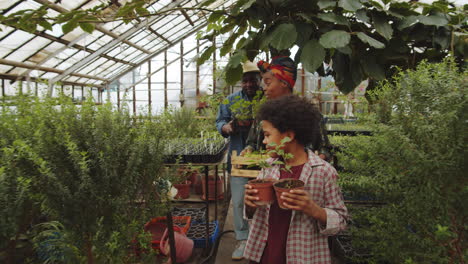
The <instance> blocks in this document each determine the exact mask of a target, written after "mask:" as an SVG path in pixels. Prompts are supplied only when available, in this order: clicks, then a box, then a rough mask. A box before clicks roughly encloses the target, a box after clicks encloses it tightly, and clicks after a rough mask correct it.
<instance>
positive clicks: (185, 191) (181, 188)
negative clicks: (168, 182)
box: [174, 181, 190, 199]
mask: <svg viewBox="0 0 468 264" xmlns="http://www.w3.org/2000/svg"><path fill="white" fill-rule="evenodd" d="M174 187H175V188H176V189H177V195H176V196H175V199H187V198H189V196H190V181H185V182H184V183H180V184H174Z"/></svg>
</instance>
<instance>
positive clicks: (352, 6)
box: [338, 0, 362, 12]
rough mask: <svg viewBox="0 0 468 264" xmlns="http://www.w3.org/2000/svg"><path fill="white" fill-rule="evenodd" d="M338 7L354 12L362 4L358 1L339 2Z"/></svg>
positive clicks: (345, 0)
mask: <svg viewBox="0 0 468 264" xmlns="http://www.w3.org/2000/svg"><path fill="white" fill-rule="evenodd" d="M338 5H339V6H341V7H342V8H343V9H345V10H348V11H352V12H355V11H356V10H358V9H359V8H361V7H362V4H361V2H360V1H359V0H340V1H339V2H338Z"/></svg>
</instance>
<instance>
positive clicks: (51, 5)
mask: <svg viewBox="0 0 468 264" xmlns="http://www.w3.org/2000/svg"><path fill="white" fill-rule="evenodd" d="M34 1H35V2H38V3H40V4H42V5H46V6H48V7H49V8H52V9H53V10H55V11H57V12H59V13H66V12H68V10H67V9H65V8H63V7H61V6H59V5H56V4H54V3H52V2H49V1H47V0H34ZM96 30H98V31H100V32H102V33H104V34H106V35H109V36H111V37H112V38H114V39H118V38H120V36H119V35H117V34H115V33H114V32H112V31H109V30H107V29H105V28H103V27H101V26H99V25H96ZM119 41H121V42H123V43H125V44H127V45H129V46H132V47H134V48H135V49H138V50H140V51H142V52H144V53H146V54H150V53H151V51H149V50H147V49H144V48H142V47H140V46H138V45H136V44H135V43H133V42H130V41H128V40H125V39H120V40H119Z"/></svg>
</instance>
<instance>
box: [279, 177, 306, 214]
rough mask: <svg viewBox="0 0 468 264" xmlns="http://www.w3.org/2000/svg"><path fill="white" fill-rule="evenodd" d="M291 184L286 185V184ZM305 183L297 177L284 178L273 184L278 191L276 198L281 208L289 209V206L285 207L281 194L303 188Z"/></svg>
mask: <svg viewBox="0 0 468 264" xmlns="http://www.w3.org/2000/svg"><path fill="white" fill-rule="evenodd" d="M288 184H289V185H290V186H286V185H288ZM304 185H305V183H304V182H303V181H301V180H297V179H291V178H287V179H282V180H279V181H277V182H275V183H274V184H273V188H274V189H275V193H276V200H277V201H278V205H279V207H280V208H281V209H286V210H289V209H288V208H286V207H284V205H283V199H281V194H282V193H283V192H289V191H290V190H303V189H304Z"/></svg>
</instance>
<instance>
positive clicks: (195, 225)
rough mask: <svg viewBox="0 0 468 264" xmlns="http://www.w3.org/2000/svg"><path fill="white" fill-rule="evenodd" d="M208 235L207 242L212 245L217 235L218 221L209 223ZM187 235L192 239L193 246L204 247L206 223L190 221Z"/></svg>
mask: <svg viewBox="0 0 468 264" xmlns="http://www.w3.org/2000/svg"><path fill="white" fill-rule="evenodd" d="M209 225H210V237H209V240H208V241H209V244H210V245H213V244H214V242H215V241H216V238H217V237H218V235H219V225H218V221H213V222H210V223H209ZM187 237H188V238H190V239H192V240H193V242H194V247H195V248H204V247H205V246H206V243H205V241H206V224H205V223H204V222H192V224H191V226H190V229H189V231H188V233H187Z"/></svg>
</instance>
